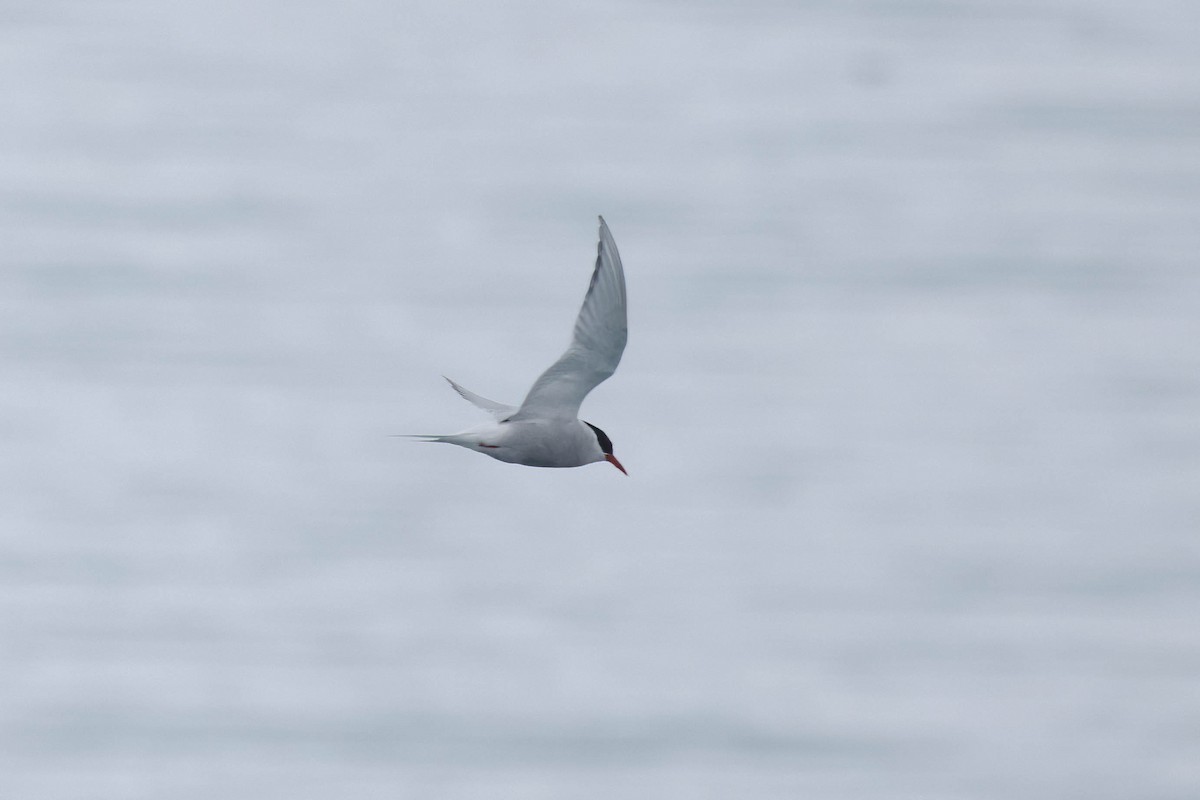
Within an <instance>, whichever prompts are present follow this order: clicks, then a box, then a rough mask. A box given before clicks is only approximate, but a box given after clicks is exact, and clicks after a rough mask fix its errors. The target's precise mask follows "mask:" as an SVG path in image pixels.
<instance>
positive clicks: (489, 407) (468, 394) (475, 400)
mask: <svg viewBox="0 0 1200 800" xmlns="http://www.w3.org/2000/svg"><path fill="white" fill-rule="evenodd" d="M442 377H443V378H446V376H445V375H443V376H442ZM446 382H447V383H449V384H450V385H451V386H452V387H453V388H454V391H456V392H458V393H459V394H460V395H462V396H463V399H464V400H466V401H467V402H468V403H471V404H472V405H474V406H475V407H476V408H482V409H483V410H484V411H486V412H488V413H489V414H491V415H492V416H493V417H495V418H496V419H501V420H502V419H505V418H506V417H509V416H512V414H513V412H514V411H516V410H517V407H516V406H506V405H504V403H497V402H496V401H495V400H488V399H487V398H486V397H481V396H479V395H477V394H475V393H474V392H472V391H471V390H470V389H464V388H463V387H462V386H459V385H458V384H457V383H455V382H454V381H452V380H450V379H449V378H446Z"/></svg>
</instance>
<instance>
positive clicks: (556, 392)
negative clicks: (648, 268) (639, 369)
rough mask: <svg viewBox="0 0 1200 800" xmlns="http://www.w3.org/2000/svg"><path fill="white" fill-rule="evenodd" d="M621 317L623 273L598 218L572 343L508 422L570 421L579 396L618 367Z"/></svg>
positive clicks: (623, 330) (623, 333)
mask: <svg viewBox="0 0 1200 800" xmlns="http://www.w3.org/2000/svg"><path fill="white" fill-rule="evenodd" d="M625 317H626V315H625V270H624V269H623V268H622V267H621V255H620V254H619V253H618V252H617V243H616V242H615V241H613V237H612V233H611V232H609V230H608V225H606V224H605V222H604V217H601V218H600V243H599V244H598V245H597V247H596V268H595V270H594V271H593V272H592V282H591V284H590V285H589V286H588V290H587V295H586V296H585V297H584V298H583V307H582V308H580V309H579V317H578V318H577V319H576V320H575V333H574V335H573V336H572V337H571V345H570V346H569V347H568V348H567V352H565V353H563V354H562V357H560V358H559V359H558V361H555V362H554V364H552V365H551V366H550V368H549V369H547V370H546V371H545V372H543V373H542V375H541V377H539V378H538V379H537V380H536V381H535V382H534V384H533V387H532V388H531V389H530V390H529V394H527V395H526V396H525V401H524V402H523V403H521V408H520V410H519V411H518V412H517V413H516V414H515V415H513V417H512V418H513V419H514V420H520V419H529V418H547V417H549V418H558V419H575V418H576V417H577V416H578V415H579V405H580V404H581V403H582V402H583V398H585V397H587V394H588V392H590V391H591V390H592V389H595V388H596V387H597V386H599V385H600V383H601V382H603V381H604V380H605V379H606V378H608V377H609V376H610V375H612V374H613V372H615V371H616V369H617V364H619V363H621V354H622V353H623V352H625V340H626V339H627V338H628V325H627V323H626V318H625Z"/></svg>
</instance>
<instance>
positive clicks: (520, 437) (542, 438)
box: [410, 217, 629, 475]
mask: <svg viewBox="0 0 1200 800" xmlns="http://www.w3.org/2000/svg"><path fill="white" fill-rule="evenodd" d="M627 338H628V326H627V323H626V314H625V270H624V269H623V268H622V266H621V256H620V254H619V253H618V252H617V243H616V242H615V241H614V240H613V236H612V233H611V232H610V231H609V230H608V225H607V224H605V222H604V217H600V243H599V244H598V245H597V247H596V267H595V269H594V270H593V271H592V281H591V283H590V284H589V285H588V290H587V294H586V295H585V296H584V298H583V306H582V307H581V308H580V309H579V316H578V317H577V318H576V320H575V331H574V334H573V335H572V337H571V344H570V346H568V347H567V351H566V352H565V353H563V354H562V356H561V357H560V358H559V359H558V360H557V361H555V362H554V363H553V364H551V365H550V367H549V368H548V369H547V370H546V371H545V372H543V373H542V374H541V376H540V377H539V378H538V379H537V380H536V381H534V383H533V386H532V387H531V388H530V390H529V393H528V394H526V395H525V400H524V401H523V402H522V403H521V405H520V406H510V405H506V404H505V403H497V402H496V401H494V400H488V399H487V398H486V397H481V396H479V395H477V394H475V393H474V392H472V391H469V390H467V389H464V388H463V387H462V386H459V385H458V384H457V383H455V382H454V381H452V380H450V379H449V378H446V380H447V381H448V382H449V383H450V385H451V386H452V387H453V388H454V391H456V392H458V393H459V394H460V395H462V396H463V398H464V399H466V400H467V401H469V402H471V403H472V404H474V405H475V406H478V407H479V408H481V409H483V410H484V411H487V412H488V413H490V414H491V415H492V417H493V418H494V419H493V421H492V422H488V423H486V424H483V425H479V426H477V427H474V428H468V429H467V430H465V431H462V432H460V433H451V434H447V435H443V436H437V435H418V436H410V438H414V439H420V440H422V441H426V442H445V443H446V444H456V445H458V446H459V447H465V448H467V449H468V450H474V451H475V452H477V453H483V454H484V455H486V456H491V457H492V458H495V459H497V460H499V461H506V462H508V463H510V464H524V465H525V466H528V467H582V466H584V465H585V464H594V463H596V462H599V461H607V462H608V463H610V464H612V465H613V466H614V467H616V468H617V469H619V470H621V472H624V473H625V474H626V475H628V474H629V473H628V472H625V467H623V466H621V462H620V461H618V460H617V457H616V456H615V455H613V444H612V439H610V438H608V434H606V433H605V432H604V431H602V430H600V429H599V428H598V427H596V426H595V425H593V424H591V423H590V422H584V421H583V420H581V419H579V418H578V417H579V406H580V404H581V403H583V398H585V397H587V395H588V392H590V391H592V389H595V388H596V387H597V386H599V385H600V384H601V383H602V382H603V381H605V380H606V379H607V378H609V377H610V376H611V375H612V374H613V372H615V371H616V369H617V364H619V363H621V354H622V353H623V352H624V351H625V340H626V339H627Z"/></svg>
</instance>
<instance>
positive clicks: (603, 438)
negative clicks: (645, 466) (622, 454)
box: [583, 422, 629, 475]
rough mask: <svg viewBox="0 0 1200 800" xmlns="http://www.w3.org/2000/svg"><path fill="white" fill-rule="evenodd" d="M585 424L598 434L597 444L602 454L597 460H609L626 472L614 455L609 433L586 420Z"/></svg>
mask: <svg viewBox="0 0 1200 800" xmlns="http://www.w3.org/2000/svg"><path fill="white" fill-rule="evenodd" d="M583 424H584V425H587V426H588V427H589V428H591V429H592V433H594V434H596V444H597V445H598V446H599V447H600V452H601V455H600V456H599V457H598V458H597V459H596V460H597V461H607V462H608V463H610V464H612V465H613V466H614V467H616V468H617V469H619V470H621V472H625V468H624V467H622V466H621V462H620V461H617V457H616V456H614V455H613V445H612V439H610V438H608V434H607V433H605V432H604V431H602V430H600V429H599V428H597V427H596V426H595V425H593V424H592V423H590V422H584V423H583ZM625 474H626V475H628V474H629V473H628V472H625Z"/></svg>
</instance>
